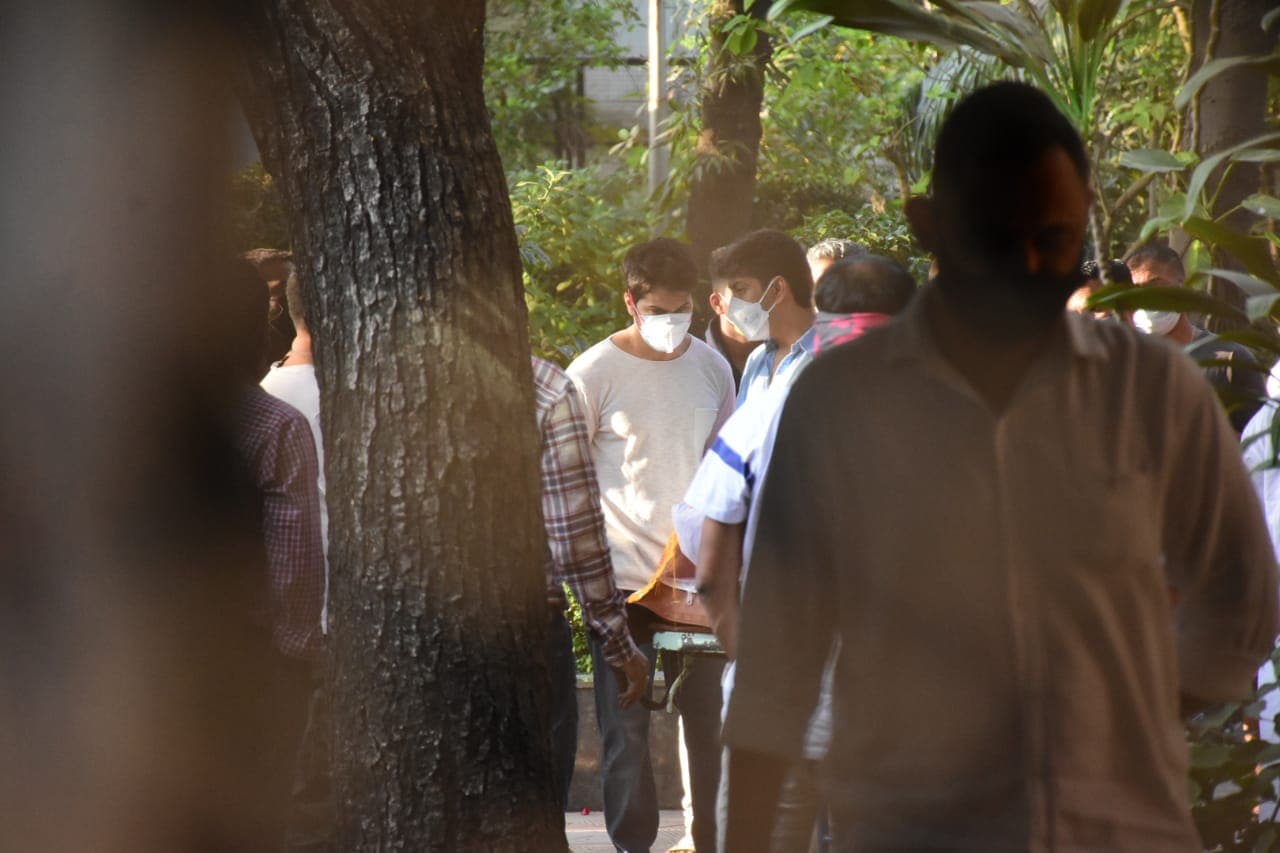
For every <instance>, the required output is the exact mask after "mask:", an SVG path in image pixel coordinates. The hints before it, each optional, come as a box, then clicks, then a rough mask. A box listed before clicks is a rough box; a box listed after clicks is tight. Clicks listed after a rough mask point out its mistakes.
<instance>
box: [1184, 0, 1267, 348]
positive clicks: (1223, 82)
mask: <svg viewBox="0 0 1280 853" xmlns="http://www.w3.org/2000/svg"><path fill="white" fill-rule="evenodd" d="M1273 3H1274V0H1195V2H1194V3H1193V4H1192V27H1191V33H1192V45H1193V55H1194V59H1193V70H1194V68H1198V67H1200V66H1201V65H1202V64H1204V62H1205V61H1207V59H1219V58H1223V57H1228V56H1255V55H1259V54H1264V53H1266V52H1268V51H1269V50H1271V49H1272V48H1273V47H1274V46H1275V36H1274V35H1269V34H1268V33H1267V32H1265V31H1264V30H1263V29H1262V27H1261V21H1262V16H1263V15H1264V14H1266V13H1267V12H1268V11H1270V9H1271V8H1272V7H1273ZM1266 106H1267V74H1266V72H1265V71H1263V70H1262V69H1260V68H1257V67H1254V66H1246V67H1243V68H1236V69H1232V70H1230V71H1226V72H1224V73H1222V74H1219V75H1218V76H1216V77H1214V78H1213V79H1212V80H1210V81H1209V82H1208V83H1207V84H1205V86H1204V88H1203V89H1202V90H1201V91H1200V93H1199V95H1198V96H1197V98H1196V102H1195V104H1194V105H1193V107H1192V108H1191V110H1190V116H1189V119H1190V120H1189V123H1188V130H1187V134H1188V135H1189V137H1190V139H1189V140H1188V141H1189V142H1190V144H1191V146H1192V147H1193V148H1194V150H1195V151H1196V153H1198V154H1199V155H1200V157H1201V158H1202V159H1203V158H1206V157H1209V156H1211V155H1212V154H1214V153H1216V152H1218V151H1222V150H1224V149H1226V148H1230V147H1231V146H1233V145H1237V144H1239V143H1241V142H1244V141H1245V140H1247V139H1251V138H1253V137H1255V136H1259V135H1261V134H1262V133H1264V132H1266V129H1267V125H1266ZM1221 175H1222V172H1221V171H1219V172H1218V173H1217V175H1215V176H1214V177H1213V178H1211V179H1210V181H1209V184H1208V185H1209V186H1210V187H1216V186H1217V185H1218V180H1219V177H1220V176H1221ZM1262 181H1263V176H1262V171H1261V169H1260V168H1259V167H1257V166H1250V165H1244V164H1242V165H1239V166H1236V167H1234V168H1232V169H1231V171H1230V172H1229V173H1227V177H1226V181H1225V182H1224V183H1223V185H1222V190H1221V192H1220V193H1219V194H1218V197H1217V199H1216V200H1215V202H1214V205H1213V215H1214V216H1215V217H1217V216H1221V215H1222V214H1224V213H1226V212H1227V211H1229V210H1231V209H1232V208H1234V207H1236V206H1237V205H1238V204H1239V203H1240V202H1241V201H1243V200H1244V199H1245V198H1246V197H1247V196H1249V195H1250V194H1252V193H1256V192H1258V190H1259V188H1260V187H1261V185H1262ZM1256 221H1257V217H1256V216H1254V215H1253V214H1251V213H1249V212H1248V211H1244V210H1239V211H1236V212H1234V213H1232V214H1231V215H1230V216H1228V217H1227V218H1226V219H1225V220H1224V223H1225V224H1226V225H1227V226H1228V227H1230V228H1232V229H1233V230H1236V231H1239V232H1241V233H1244V232H1246V231H1248V230H1249V228H1250V227H1251V226H1252V225H1253V223H1254V222H1256ZM1216 261H1217V262H1218V263H1219V264H1220V265H1227V266H1232V264H1231V263H1230V261H1229V259H1227V258H1218V259H1216ZM1210 289H1211V292H1213V293H1214V294H1215V295H1217V296H1218V297H1220V298H1222V299H1226V300H1228V301H1230V302H1233V303H1235V304H1237V305H1241V306H1242V305H1243V304H1244V294H1243V293H1241V292H1240V289H1239V288H1237V287H1236V286H1235V285H1234V284H1232V283H1231V282H1229V281H1224V280H1221V279H1214V280H1213V282H1212V283H1211V284H1210ZM1221 322H1222V321H1221V320H1219V319H1218V318H1214V320H1212V321H1211V323H1213V324H1217V325H1220V324H1221Z"/></svg>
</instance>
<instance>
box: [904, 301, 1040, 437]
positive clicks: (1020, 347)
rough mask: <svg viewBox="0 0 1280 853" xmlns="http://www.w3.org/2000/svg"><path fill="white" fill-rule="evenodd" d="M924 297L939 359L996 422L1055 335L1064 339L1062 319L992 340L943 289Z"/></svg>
mask: <svg viewBox="0 0 1280 853" xmlns="http://www.w3.org/2000/svg"><path fill="white" fill-rule="evenodd" d="M921 296H922V297H924V298H925V303H924V305H923V306H922V307H923V309H924V311H925V319H926V320H927V321H928V324H929V329H930V331H931V332H932V333H933V339H934V341H935V342H936V343H937V346H938V351H939V353H940V354H941V355H942V357H943V358H944V359H945V360H946V361H947V363H949V364H950V365H951V366H952V367H954V368H955V369H956V371H957V372H958V373H959V374H960V375H961V377H963V378H964V380H965V381H966V382H968V383H969V386H970V387H971V388H973V390H974V391H976V392H977V393H978V394H979V395H980V396H981V397H982V399H983V400H984V401H985V402H986V404H987V406H988V408H989V409H990V410H991V412H992V413H993V414H995V415H997V416H998V415H1000V414H1001V413H1002V412H1003V411H1004V410H1005V408H1007V407H1008V405H1009V401H1010V400H1012V399H1013V395H1014V393H1015V392H1016V391H1017V390H1018V385H1019V384H1020V383H1021V382H1022V379H1023V377H1024V376H1025V375H1026V372H1027V370H1028V369H1029V368H1030V367H1031V364H1032V362H1033V361H1034V360H1035V358H1036V356H1037V355H1039V354H1040V352H1041V351H1042V350H1043V349H1044V348H1045V346H1047V345H1048V343H1049V341H1050V340H1052V339H1053V337H1054V336H1055V335H1058V334H1064V333H1065V328H1064V324H1065V320H1063V319H1060V320H1059V321H1058V322H1056V323H1054V324H1053V325H1052V326H1050V327H1049V328H1048V329H1045V330H1044V331H1041V332H1037V333H1034V334H1029V335H1023V336H1012V337H1011V336H1008V335H996V334H992V333H991V332H989V331H987V330H984V329H979V328H975V327H974V326H973V325H972V323H971V322H970V321H969V320H967V319H966V318H965V316H964V314H963V313H962V312H957V311H956V310H955V309H954V308H953V307H952V306H950V305H949V304H948V303H947V295H946V293H944V292H943V291H942V290H941V289H940V288H938V287H936V286H935V287H930V288H929V289H928V290H927V291H926V292H925V293H924V294H921ZM918 298H919V297H918Z"/></svg>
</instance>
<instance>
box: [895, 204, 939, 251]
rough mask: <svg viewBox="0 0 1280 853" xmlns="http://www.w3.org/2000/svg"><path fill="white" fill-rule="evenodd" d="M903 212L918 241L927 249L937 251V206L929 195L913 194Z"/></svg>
mask: <svg viewBox="0 0 1280 853" xmlns="http://www.w3.org/2000/svg"><path fill="white" fill-rule="evenodd" d="M902 212H903V213H905V214H906V216H907V224H908V225H910V226H911V233H912V234H914V235H915V238H916V241H917V242H919V243H920V245H921V246H922V247H924V249H925V250H926V251H929V252H936V251H937V247H938V219H937V206H936V204H935V202H934V200H933V199H931V198H929V197H928V196H922V195H913V196H912V197H911V198H909V199H907V203H906V204H905V205H903V208H902Z"/></svg>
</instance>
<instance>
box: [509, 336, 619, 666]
mask: <svg viewBox="0 0 1280 853" xmlns="http://www.w3.org/2000/svg"><path fill="white" fill-rule="evenodd" d="M548 368H549V369H550V370H548ZM557 374H558V376H557ZM557 378H558V379H559V380H560V381H558V382H556V381H553V380H555V379H557ZM534 379H535V381H536V382H538V383H539V389H538V390H539V399H540V403H542V402H545V403H546V404H547V405H545V406H541V405H540V408H542V409H543V411H541V412H540V413H539V414H540V415H542V417H541V427H542V442H543V444H542V516H543V520H544V522H545V524H546V530H547V541H548V544H549V546H550V548H551V558H552V563H553V570H554V574H555V576H554V578H553V580H554V581H557V582H558V581H563V582H564V583H566V584H568V585H569V589H570V590H572V591H573V594H574V596H575V597H576V598H577V599H578V602H579V603H580V604H581V605H582V612H583V621H584V622H585V623H586V624H587V627H588V628H590V629H591V630H592V631H593V632H594V633H595V634H596V636H597V637H599V638H600V641H601V644H602V646H603V651H604V656H605V659H606V660H607V661H608V662H609V664H610V665H611V666H621V665H622V664H623V663H624V662H625V661H626V660H627V659H629V658H630V657H631V656H632V655H634V654H637V653H638V652H639V650H638V649H637V648H636V645H635V642H634V641H633V640H632V638H631V633H630V631H629V630H628V628H627V616H626V607H625V599H624V597H623V595H622V593H621V592H619V591H618V588H617V586H616V585H615V584H614V580H613V563H612V561H611V560H610V559H609V546H608V543H607V540H606V539H605V527H604V514H603V512H602V510H601V508H600V486H599V484H598V483H597V482H596V470H595V465H594V464H593V463H592V461H591V441H590V438H589V437H588V435H587V427H586V418H585V416H584V414H583V410H582V404H581V402H580V401H579V399H578V396H577V391H576V390H575V389H574V387H573V383H572V382H570V381H569V380H568V378H567V377H565V376H563V374H561V373H560V372H559V371H558V369H556V368H555V367H554V366H553V365H550V364H548V363H546V362H543V363H542V364H539V363H538V362H537V361H535V362H534ZM549 391H554V393H550V394H549V393H547V392H549Z"/></svg>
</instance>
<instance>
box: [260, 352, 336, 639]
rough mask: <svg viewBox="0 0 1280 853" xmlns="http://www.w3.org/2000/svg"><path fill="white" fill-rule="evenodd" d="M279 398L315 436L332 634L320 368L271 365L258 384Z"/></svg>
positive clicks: (323, 619)
mask: <svg viewBox="0 0 1280 853" xmlns="http://www.w3.org/2000/svg"><path fill="white" fill-rule="evenodd" d="M258 384H259V385H260V386H261V387H262V390H263V391H266V392H267V393H268V394H270V395H271V396H272V397H275V398H276V399H277V400H283V401H284V402H286V403H288V404H289V405H290V406H293V407H294V408H295V409H297V410H298V411H299V412H302V414H303V416H305V417H306V419H307V423H308V424H309V425H310V427H311V437H312V438H313V439H315V443H316V462H317V463H319V464H318V466H317V468H318V469H319V472H320V476H319V477H317V478H316V487H317V488H318V489H319V491H320V542H321V545H322V546H323V547H324V554H325V560H324V565H325V572H324V608H323V609H322V610H321V611H320V627H321V629H322V630H323V631H324V632H325V633H326V634H327V633H329V504H328V503H327V502H326V500H325V487H324V440H323V439H322V438H321V436H320V386H319V384H318V383H317V382H316V368H315V365H311V364H290V365H285V366H281V365H278V364H273V365H271V369H270V370H269V371H267V375H266V376H264V377H263V378H262V381H261V382H260V383H258Z"/></svg>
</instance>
